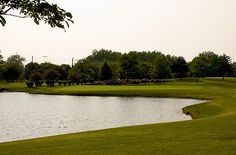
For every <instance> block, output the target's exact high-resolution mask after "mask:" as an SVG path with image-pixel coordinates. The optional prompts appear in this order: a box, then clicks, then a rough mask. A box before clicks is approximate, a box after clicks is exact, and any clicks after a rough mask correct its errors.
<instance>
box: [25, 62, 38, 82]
mask: <svg viewBox="0 0 236 155" xmlns="http://www.w3.org/2000/svg"><path fill="white" fill-rule="evenodd" d="M39 69H40V65H39V64H38V63H37V62H30V63H28V64H27V65H25V79H26V80H28V79H29V77H30V76H31V74H32V73H33V72H35V71H39Z"/></svg>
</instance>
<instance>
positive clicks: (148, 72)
mask: <svg viewBox="0 0 236 155" xmlns="http://www.w3.org/2000/svg"><path fill="white" fill-rule="evenodd" d="M138 68H139V71H140V78H141V79H145V78H146V79H151V78H152V77H153V76H154V74H153V72H154V65H153V64H151V63H148V62H142V63H140V64H139V66H138Z"/></svg>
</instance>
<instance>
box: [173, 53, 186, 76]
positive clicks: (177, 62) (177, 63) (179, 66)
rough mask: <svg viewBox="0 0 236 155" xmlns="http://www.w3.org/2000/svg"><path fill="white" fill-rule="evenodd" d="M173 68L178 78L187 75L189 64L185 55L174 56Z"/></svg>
mask: <svg viewBox="0 0 236 155" xmlns="http://www.w3.org/2000/svg"><path fill="white" fill-rule="evenodd" d="M171 70H172V72H173V73H174V74H175V77H176V78H183V77H185V76H186V75H187V72H188V71H189V69H188V64H187V62H186V60H185V59H184V58H183V57H175V58H173V63H172V64H171Z"/></svg>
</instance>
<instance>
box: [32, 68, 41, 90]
mask: <svg viewBox="0 0 236 155" xmlns="http://www.w3.org/2000/svg"><path fill="white" fill-rule="evenodd" d="M42 79H43V75H42V73H40V72H37V71H34V72H32V73H31V74H30V77H29V80H30V81H33V82H34V84H35V86H36V87H38V86H41V80H42Z"/></svg>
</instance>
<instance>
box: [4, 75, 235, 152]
mask: <svg viewBox="0 0 236 155" xmlns="http://www.w3.org/2000/svg"><path fill="white" fill-rule="evenodd" d="M3 88H4V90H5V89H6V90H7V91H10V92H11V91H20V92H29V93H35V94H37V93H38V94H51V95H94V96H98V95H102V96H145V97H175V98H195V99H206V100H208V102H207V103H203V104H198V105H193V106H190V107H185V108H184V109H183V111H184V112H185V113H187V114H190V115H191V116H192V117H193V120H190V121H182V122H174V123H161V124H151V125H141V126H132V127H122V128H114V129H105V130H99V131H90V132H82V133H74V134H67V135H59V136H52V137H45V138H37V139H32V140H23V141H16V142H7V143H1V144H0V155H5V154H7V155H8V154H9V155H14V154H19V155H28V154H39V155H46V154H55V155H58V154H66V155H67V154H68V155H71V154H92V155H94V154H102V155H104V154H107V155H111V154H119V155H121V154H145V155H150V154H208V155H210V154H212V155H216V154H227V155H228V154H236V79H234V78H227V79H225V80H221V79H213V78H212V79H210V78H209V79H201V80H200V82H199V83H196V82H195V81H194V80H189V79H183V80H176V81H173V82H166V83H160V84H152V85H151V84H150V85H127V86H92V85H79V86H66V87H64V86H60V87H54V88H49V87H46V86H44V87H41V88H31V89H30V88H26V87H25V84H24V83H16V84H4V83H2V84H0V90H1V89H2V90H3Z"/></svg>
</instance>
